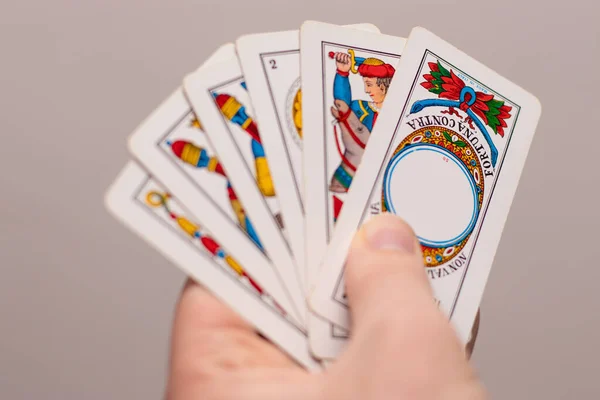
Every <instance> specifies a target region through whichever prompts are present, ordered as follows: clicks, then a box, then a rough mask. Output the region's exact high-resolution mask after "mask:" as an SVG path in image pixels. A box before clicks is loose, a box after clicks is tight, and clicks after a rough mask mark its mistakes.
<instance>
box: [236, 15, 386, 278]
mask: <svg viewBox="0 0 600 400" xmlns="http://www.w3.org/2000/svg"><path fill="white" fill-rule="evenodd" d="M349 26H351V27H353V28H355V29H360V30H365V31H371V32H379V30H378V29H377V27H376V26H374V25H372V24H356V25H349ZM236 50H237V54H238V58H239V62H240V66H241V68H242V72H243V74H244V78H245V80H246V83H247V84H248V94H249V95H250V100H251V102H252V107H253V108H254V112H255V114H256V116H255V118H256V121H257V122H258V124H259V126H260V137H261V139H262V144H263V146H264V148H265V153H266V155H267V158H268V160H269V163H270V164H272V165H276V166H277V168H272V169H271V175H272V177H273V183H274V184H275V190H276V192H277V198H278V199H279V203H280V205H281V213H282V215H283V220H284V221H285V224H286V228H287V233H288V237H289V240H290V245H291V247H292V251H293V253H294V258H295V260H296V263H297V264H298V267H299V268H304V210H303V207H302V190H303V189H302V186H303V185H302V182H303V178H302V109H301V104H302V91H301V90H300V31H298V30H294V31H284V32H269V33H258V34H251V35H244V36H242V37H240V38H238V39H237V41H236ZM300 278H301V279H302V280H303V282H302V283H303V286H304V287H305V288H308V284H307V280H306V271H304V273H303V274H301V276H300Z"/></svg>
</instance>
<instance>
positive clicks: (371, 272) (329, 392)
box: [167, 215, 486, 400]
mask: <svg viewBox="0 0 600 400" xmlns="http://www.w3.org/2000/svg"><path fill="white" fill-rule="evenodd" d="M345 276H346V287H347V294H348V299H349V302H350V307H351V310H352V321H353V326H352V338H351V339H350V340H349V342H348V345H347V348H346V350H345V352H344V353H343V354H342V355H341V356H340V358H339V359H338V360H337V361H336V362H335V363H333V364H331V365H330V366H329V367H328V369H327V370H325V371H324V372H321V373H314V374H311V373H308V372H306V371H305V370H303V369H302V368H300V367H299V366H298V365H296V364H295V363H294V362H292V361H291V360H290V359H289V358H288V357H287V356H285V355H284V354H283V353H281V352H280V351H279V350H278V349H277V348H275V347H274V346H273V345H271V344H270V343H268V342H267V341H265V340H263V339H262V338H261V337H260V336H259V335H257V334H256V332H255V331H254V329H252V327H251V326H250V325H248V324H246V323H245V322H244V321H242V319H241V318H239V317H238V316H237V315H236V314H235V313H234V312H233V311H232V310H230V309H228V308H227V307H225V306H224V305H223V304H221V303H220V302H219V301H217V300H216V299H215V298H214V297H212V296H211V295H210V294H209V293H208V292H206V291H205V290H204V289H203V288H201V287H200V286H198V285H196V284H193V283H188V284H187V285H186V287H185V289H184V291H183V294H182V296H181V300H180V302H179V305H178V308H177V313H176V317H175V323H174V327H173V340H172V349H171V369H170V377H169V385H168V391H167V398H168V399H169V400H188V399H190V400H192V399H194V400H196V399H204V400H226V399H235V400H283V399H286V400H367V399H368V400H387V399H412V400H433V399H444V400H454V399H456V400H463V399H469V400H481V399H485V398H486V397H485V396H486V395H485V392H484V389H483V387H482V385H481V383H480V382H479V380H478V379H477V377H476V375H475V373H474V371H473V369H472V368H471V366H470V365H469V363H468V361H467V359H466V356H465V352H464V350H463V349H462V347H461V345H460V343H459V341H458V339H457V338H456V336H455V334H454V331H453V330H452V328H451V325H450V324H449V323H448V320H447V318H446V317H445V316H444V315H443V314H442V313H441V312H440V311H439V310H438V308H437V307H436V306H435V304H434V302H433V299H432V296H433V295H432V291H431V288H430V285H429V280H428V278H427V276H426V274H425V269H424V267H423V264H422V258H421V254H420V247H419V245H418V242H417V240H416V238H415V236H414V234H413V232H412V231H411V230H410V228H409V227H408V226H407V225H406V224H405V223H403V222H402V221H401V220H399V219H398V218H397V217H394V216H391V215H382V216H378V217H376V218H374V219H373V220H371V221H369V222H368V223H367V224H365V225H364V226H363V228H362V229H361V230H360V231H359V232H358V233H357V234H356V236H355V238H354V241H353V244H352V249H351V251H350V254H349V257H348V261H347V266H346V275H345Z"/></svg>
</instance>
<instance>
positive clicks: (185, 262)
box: [105, 161, 320, 370]
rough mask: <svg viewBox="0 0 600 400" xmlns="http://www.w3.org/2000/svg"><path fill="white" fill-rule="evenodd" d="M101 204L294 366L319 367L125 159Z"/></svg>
mask: <svg viewBox="0 0 600 400" xmlns="http://www.w3.org/2000/svg"><path fill="white" fill-rule="evenodd" d="M105 202H106V204H107V207H108V209H109V210H110V211H111V212H112V213H113V214H114V215H115V216H116V217H117V218H118V219H119V220H120V221H121V222H122V223H123V224H125V225H126V226H127V227H129V228H130V229H131V230H132V231H133V232H135V233H136V234H137V235H139V236H141V237H142V238H144V239H145V240H146V241H147V242H149V243H150V244H151V245H152V246H153V247H155V248H156V249H157V250H158V251H159V252H160V253H161V254H162V255H163V256H164V257H166V258H167V259H168V260H170V261H171V262H172V263H174V264H175V265H177V266H178V267H179V268H180V269H181V270H183V271H184V272H185V273H186V274H187V275H189V276H190V277H191V278H192V279H194V280H195V281H197V282H199V283H200V284H202V285H203V286H204V287H206V289H207V290H209V291H210V292H211V293H213V294H214V295H215V296H216V297H217V298H219V299H220V300H221V301H222V302H223V303H224V304H226V305H227V306H229V307H230V308H231V309H233V310H234V311H235V312H237V313H238V314H239V315H240V316H241V317H242V318H243V319H245V320H246V321H247V322H248V323H250V324H251V325H253V326H254V327H255V328H256V329H257V331H258V332H260V333H261V334H262V335H263V336H265V337H266V338H267V339H269V340H270V341H271V342H272V343H274V344H275V345H277V346H278V347H280V348H281V349H282V350H283V351H285V352H286V353H287V354H288V355H289V356H290V357H292V358H293V359H294V360H296V362H298V363H299V364H301V365H302V366H304V367H305V368H308V369H311V370H318V369H320V367H319V364H318V362H316V361H315V360H314V359H313V358H312V357H311V356H310V354H309V351H308V345H307V337H306V333H305V332H304V330H303V329H302V328H301V327H300V326H299V325H298V324H297V323H295V322H294V321H293V320H292V319H290V318H287V317H286V315H285V314H284V312H283V310H282V309H281V308H280V307H278V305H277V304H276V303H274V302H273V299H272V298H271V297H270V296H269V295H268V294H267V293H266V292H265V291H264V290H263V289H262V287H261V286H260V284H258V283H257V282H256V281H255V280H254V279H253V278H252V276H251V275H250V274H249V273H248V272H247V270H246V269H245V265H244V264H242V263H240V262H239V261H238V260H237V259H235V258H234V257H233V256H232V255H231V254H230V253H229V252H228V250H226V249H225V248H224V247H222V245H221V244H220V243H219V241H217V240H216V237H215V236H213V235H212V233H211V232H210V231H208V230H207V229H206V228H205V227H204V226H203V225H202V224H199V223H198V222H197V220H195V219H194V218H193V217H191V213H190V212H189V211H188V210H187V209H186V208H185V207H183V206H182V204H181V203H180V202H179V201H178V199H176V198H174V197H173V196H171V195H170V194H169V193H168V191H167V190H166V188H165V187H164V186H163V185H162V184H161V183H160V182H158V181H157V180H156V179H154V178H153V177H152V176H151V175H149V174H148V173H147V172H146V171H145V170H144V169H143V168H142V167H140V166H139V165H138V164H137V163H135V162H133V161H131V162H129V163H128V164H127V166H126V167H125V168H124V169H123V170H122V171H121V173H120V175H119V177H118V178H117V180H116V181H115V182H114V183H113V185H112V186H111V187H110V189H109V190H108V192H107V195H106V200H105ZM232 229H235V228H232Z"/></svg>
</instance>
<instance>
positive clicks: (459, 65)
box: [311, 28, 541, 343]
mask: <svg viewBox="0 0 600 400" xmlns="http://www.w3.org/2000/svg"><path fill="white" fill-rule="evenodd" d="M397 75H398V76H399V77H400V78H399V80H398V81H394V82H393V83H392V85H391V87H390V91H389V94H388V97H387V99H386V107H387V105H389V104H393V105H394V107H393V108H389V109H387V108H386V112H384V113H383V114H382V116H381V119H380V120H379V121H378V122H377V126H376V128H375V129H374V131H373V135H372V138H371V140H370V142H369V147H368V148H367V150H366V151H365V154H364V157H363V161H362V167H361V169H360V170H359V171H358V173H357V174H356V176H355V178H354V181H353V185H352V187H351V188H350V191H349V194H348V197H347V198H346V203H345V205H344V212H343V213H342V215H341V216H340V219H339V220H338V221H337V228H336V232H335V234H334V237H333V239H332V241H331V244H330V251H329V252H328V254H327V256H326V257H325V259H324V262H323V269H322V276H321V280H320V284H319V285H318V286H317V287H316V289H315V292H314V293H313V296H312V298H311V305H312V308H313V309H314V310H316V311H317V312H318V313H320V314H321V315H323V316H325V317H326V318H328V319H331V320H332V321H334V322H336V323H338V324H340V325H341V326H344V327H348V326H349V319H348V305H347V302H346V299H345V297H344V284H343V276H342V273H343V266H344V262H345V258H346V254H347V252H348V249H349V246H350V242H351V239H352V236H353V234H354V232H355V231H356V229H357V228H358V226H359V225H360V224H361V223H362V222H364V221H365V220H367V219H368V218H369V217H371V216H372V215H374V214H379V213H381V212H391V213H394V214H397V215H400V216H401V217H403V218H404V219H405V220H406V221H407V222H408V223H409V224H410V225H411V226H412V227H413V229H414V230H415V232H416V234H417V236H418V239H419V241H420V243H421V248H422V251H423V263H424V268H426V271H427V275H428V276H429V278H430V281H431V284H432V287H433V289H434V294H435V299H436V301H437V302H438V304H439V307H440V309H442V310H443V311H444V312H445V313H446V314H447V315H448V317H449V318H450V320H451V321H452V323H453V324H454V326H455V328H456V330H457V332H458V334H459V336H460V338H461V340H462V341H463V343H466V342H467V340H468V338H469V332H470V330H471V327H472V326H473V321H474V318H475V315H476V312H477V309H478V307H479V302H480V300H481V296H482V293H483V290H484V287H485V283H486V281H487V277H488V274H489V271H490V268H491V265H492V262H493V259H494V255H495V252H496V249H497V246H498V242H499V240H500V237H501V234H502V229H503V227H504V223H505V220H506V217H507V214H508V211H509V208H510V205H511V202H512V199H513V196H514V193H515V190H516V188H517V184H518V181H519V177H520V175H521V171H522V169H523V165H524V163H525V159H526V156H527V152H528V150H529V147H530V144H531V141H532V139H533V135H534V132H535V128H536V125H537V122H538V119H539V117H540V113H541V105H540V103H539V102H538V100H537V99H536V98H535V97H534V96H532V95H531V94H529V93H527V92H526V91H524V90H523V89H521V88H520V87H518V86H517V85H515V84H514V83H512V82H510V81H508V80H507V79H505V78H503V77H501V76H500V75H498V74H497V73H495V72H494V71H492V70H490V69H489V68H487V67H485V66H483V65H482V64H480V63H479V62H477V61H475V60H474V59H473V58H471V57H469V56H468V55H466V54H464V53H462V52H461V51H459V50H458V49H456V48H455V47H453V46H451V45H450V44H448V43H446V42H444V41H443V40H442V39H440V38H438V37H436V36H435V35H433V34H432V33H430V32H428V31H427V30H425V29H423V28H415V29H414V30H413V31H412V33H411V35H410V37H409V39H408V44H407V46H406V49H405V51H404V53H403V56H402V61H401V63H400V66H399V69H398V71H397Z"/></svg>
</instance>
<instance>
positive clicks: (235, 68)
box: [184, 55, 307, 323]
mask: <svg viewBox="0 0 600 400" xmlns="http://www.w3.org/2000/svg"><path fill="white" fill-rule="evenodd" d="M184 88H185V92H186V95H187V98H188V99H189V101H190V103H191V104H192V107H193V109H194V111H195V113H196V115H197V116H198V118H199V119H200V120H201V121H202V123H203V124H204V126H205V127H206V130H207V134H208V138H209V140H210V142H211V144H212V145H213V147H214V149H215V150H216V152H217V156H218V157H219V159H220V160H221V162H222V163H223V168H224V169H225V172H226V173H227V176H228V177H229V179H230V181H231V184H232V187H233V189H235V190H236V192H237V194H238V195H239V196H240V199H241V201H242V203H243V204H244V206H245V207H246V211H247V212H248V215H249V217H250V219H251V220H252V223H253V224H254V227H255V228H256V230H257V232H258V233H259V235H260V238H261V240H262V244H263V246H264V248H265V250H266V253H267V254H268V255H269V258H270V259H271V260H272V262H273V264H274V265H276V266H277V270H278V272H279V273H280V276H281V277H282V278H283V280H284V284H285V287H286V288H287V290H288V291H289V293H290V296H291V298H292V301H293V302H294V304H295V305H296V307H297V309H298V310H299V312H300V314H301V316H300V317H301V321H302V322H303V323H304V322H305V318H306V310H307V305H306V301H305V297H304V292H303V288H302V284H301V282H302V281H301V279H300V270H299V268H298V267H297V266H296V263H295V260H294V258H293V255H292V250H291V247H290V245H289V243H288V240H287V239H288V237H287V225H286V224H285V221H284V220H283V218H282V215H281V208H280V204H279V201H278V198H277V196H276V193H275V185H274V183H273V178H272V176H271V165H270V164H269V162H268V161H267V158H266V155H265V149H264V147H263V144H262V137H261V135H260V133H259V128H258V126H257V124H256V121H254V120H253V110H252V107H251V104H250V98H249V96H248V92H247V90H246V83H245V80H244V76H243V75H242V71H241V68H240V65H239V62H238V59H237V56H236V55H232V57H230V58H229V59H228V60H225V61H223V62H220V63H217V64H214V65H211V66H208V67H207V68H203V69H202V70H201V71H198V72H196V73H195V74H192V75H190V76H188V77H186V79H185V81H184ZM274 167H275V168H276V167H277V165H274Z"/></svg>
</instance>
